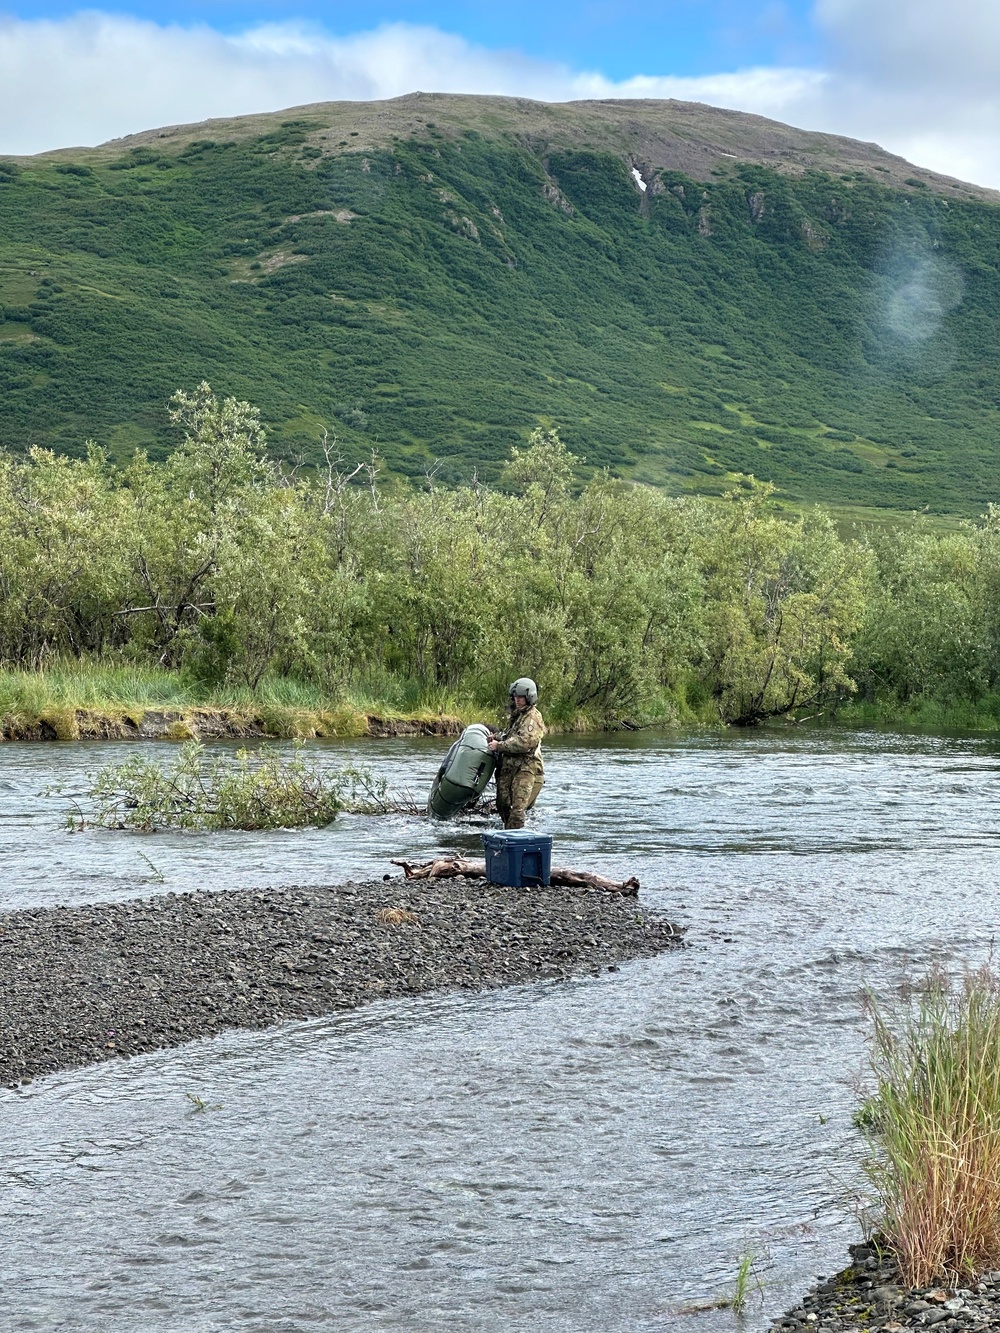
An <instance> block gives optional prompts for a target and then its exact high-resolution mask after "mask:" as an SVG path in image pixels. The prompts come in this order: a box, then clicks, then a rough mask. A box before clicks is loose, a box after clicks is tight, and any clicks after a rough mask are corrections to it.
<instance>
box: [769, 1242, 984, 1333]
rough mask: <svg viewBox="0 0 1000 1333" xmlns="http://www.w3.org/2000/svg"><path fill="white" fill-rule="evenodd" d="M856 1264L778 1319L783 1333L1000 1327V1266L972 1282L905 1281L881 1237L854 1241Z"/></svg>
mask: <svg viewBox="0 0 1000 1333" xmlns="http://www.w3.org/2000/svg"><path fill="white" fill-rule="evenodd" d="M848 1248H849V1250H850V1253H851V1264H850V1266H849V1267H848V1268H845V1269H844V1270H843V1271H842V1272H840V1273H838V1274H837V1275H836V1276H835V1277H832V1278H829V1279H828V1280H827V1281H825V1282H823V1281H821V1282H820V1283H819V1285H818V1286H816V1287H814V1288H813V1289H812V1291H810V1292H809V1294H808V1295H807V1296H805V1297H804V1298H803V1300H802V1302H801V1304H799V1305H797V1306H796V1307H795V1309H793V1310H789V1311H788V1313H787V1314H785V1315H782V1316H781V1317H780V1318H778V1319H775V1320H773V1321H772V1325H771V1327H772V1329H780V1330H782V1333H805V1330H807V1329H809V1330H816V1333H904V1330H908V1329H919V1328H934V1329H936V1330H937V1333H956V1330H959V1329H982V1330H985V1329H1000V1271H998V1272H990V1273H984V1274H983V1275H982V1276H981V1277H980V1278H979V1279H978V1280H977V1281H975V1282H970V1283H969V1285H968V1286H966V1287H951V1286H945V1285H943V1284H941V1283H935V1284H934V1285H933V1286H931V1287H920V1288H917V1287H905V1286H902V1285H901V1284H900V1281H899V1273H898V1271H897V1269H896V1265H895V1263H894V1261H893V1259H892V1258H891V1256H890V1255H888V1254H884V1253H883V1252H882V1251H881V1249H880V1247H879V1245H878V1243H877V1242H872V1243H863V1244H860V1245H851V1246H849V1247H848Z"/></svg>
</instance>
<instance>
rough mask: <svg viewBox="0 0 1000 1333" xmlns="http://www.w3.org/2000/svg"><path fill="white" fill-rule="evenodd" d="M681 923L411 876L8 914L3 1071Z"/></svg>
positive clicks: (82, 1057) (482, 981)
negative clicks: (420, 881)
mask: <svg viewBox="0 0 1000 1333" xmlns="http://www.w3.org/2000/svg"><path fill="white" fill-rule="evenodd" d="M681 934H682V932H681V931H680V930H679V929H678V928H677V927H676V926H672V925H671V924H670V923H669V922H667V921H665V920H662V919H660V918H657V917H655V916H651V915H649V914H648V913H647V912H645V911H644V910H643V909H642V908H641V907H639V906H638V905H637V903H636V900H635V898H623V897H621V896H619V895H616V894H611V893H607V892H603V891H601V890H595V889H542V888H530V889H509V888H500V887H498V886H497V885H493V884H487V882H486V881H485V880H466V881H463V882H458V883H456V882H453V881H449V882H441V881H437V882H431V883H415V882H413V881H404V880H400V879H393V880H389V881H388V882H385V881H377V882H375V883H369V884H352V883H348V884H340V885H336V886H332V887H329V888H327V887H323V888H315V887H310V888H280V889H268V890H263V891H262V890H253V891H250V890H241V891H238V892H232V891H227V892H212V891H202V892H196V893H180V894H175V893H165V894H161V895H159V896H157V897H154V898H145V899H138V900H136V899H132V900H129V901H126V902H119V903H102V904H99V905H95V906H88V907H55V908H44V909H42V908H39V909H26V910H22V911H18V912H10V913H6V914H3V915H0V1084H2V1085H5V1086H8V1087H10V1086H13V1085H15V1084H18V1083H22V1082H24V1081H26V1080H29V1079H31V1078H34V1077H37V1076H38V1075H41V1074H49V1073H52V1072H54V1071H55V1070H59V1069H70V1068H73V1067H75V1066H78V1065H85V1064H92V1063H94V1062H95V1061H99V1060H108V1059H113V1058H115V1057H117V1056H130V1055H138V1054H139V1053H140V1052H142V1051H152V1050H156V1049H158V1048H161V1047H167V1046H177V1045H180V1044H181V1043H182V1042H185V1041H190V1040H192V1039H193V1038H195V1037H206V1036H211V1035H212V1034H214V1033H217V1032H221V1031H223V1030H225V1029H227V1028H263V1027H267V1026H268V1025H269V1024H272V1023H278V1022H281V1021H283V1020H286V1019H302V1018H313V1017H316V1016H318V1015H320V1014H328V1013H332V1012H335V1011H337V1010H341V1009H353V1008H356V1007H357V1006H358V1005H361V1004H365V1003H366V1002H367V1001H370V1000H374V999H382V998H387V997H391V996H399V995H415V994H419V993H420V992H423V991H436V990H437V991H439V990H451V989H457V988H461V989H466V990H485V989H491V988H493V987H497V986H504V985H514V984H518V983H522V982H530V981H538V980H541V979H543V978H559V977H567V976H569V975H571V974H573V973H581V972H590V973H597V972H600V971H601V970H602V969H606V968H609V967H610V968H614V967H616V966H617V965H618V963H620V962H622V961H624V960H625V959H629V958H643V957H650V956H652V955H654V954H657V953H659V952H660V951H662V950H664V949H667V948H670V947H672V946H675V945H677V944H679V943H680V942H681Z"/></svg>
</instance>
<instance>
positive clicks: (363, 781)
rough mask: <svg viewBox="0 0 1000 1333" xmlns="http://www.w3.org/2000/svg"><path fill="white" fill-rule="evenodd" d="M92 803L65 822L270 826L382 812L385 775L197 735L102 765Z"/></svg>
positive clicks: (147, 827) (142, 827)
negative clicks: (155, 756) (228, 749)
mask: <svg viewBox="0 0 1000 1333" xmlns="http://www.w3.org/2000/svg"><path fill="white" fill-rule="evenodd" d="M87 799H88V800H89V802H90V805H89V807H88V808H87V809H86V810H84V809H82V808H81V809H78V810H77V811H76V813H75V814H73V815H71V816H70V817H69V823H70V826H71V827H73V828H75V829H80V828H82V827H84V826H85V825H87V824H90V825H96V826H97V827H99V828H111V829H132V830H136V831H139V832H143V833H153V832H156V831H157V830H159V829H168V828H180V829H198V830H206V829H247V830H252V829H270V828H301V827H303V826H305V825H311V824H312V825H324V824H329V823H332V821H333V820H334V819H336V817H337V815H338V814H339V813H340V811H341V810H345V809H346V810H351V811H353V812H358V813H366V814H384V813H386V812H387V811H388V810H389V809H390V808H393V809H395V808H398V803H392V802H390V800H389V798H388V796H387V794H386V786H385V783H384V781H382V780H381V779H378V778H375V777H373V776H372V775H371V774H370V773H368V772H366V771H364V770H361V769H357V768H341V769H338V770H336V771H335V772H330V771H329V770H327V769H325V768H324V767H323V766H322V765H321V764H320V762H319V760H318V758H317V757H315V756H308V755H306V753H305V752H304V751H303V750H301V749H300V748H298V747H297V748H296V749H295V751H294V752H293V753H292V755H291V756H290V757H289V756H287V755H283V754H281V753H279V752H278V751H276V750H274V749H271V748H269V747H268V746H261V747H260V748H259V749H257V750H252V751H251V750H237V751H236V754H235V756H232V757H230V756H228V755H224V754H223V755H215V756H208V755H206V753H205V750H204V747H203V746H202V745H201V744H200V743H198V742H197V741H195V742H192V743H190V744H186V745H185V746H184V747H183V748H182V749H181V750H180V752H179V753H178V755H177V757H176V758H175V759H174V761H173V762H172V763H171V762H167V763H161V762H158V761H156V760H151V759H147V758H145V757H144V756H142V755H136V756H134V757H133V758H131V759H128V760H126V762H125V763H123V764H112V765H109V766H108V767H106V768H103V769H101V770H100V772H99V773H97V774H96V775H95V776H94V777H93V779H92V781H91V786H90V788H89V789H88V791H87Z"/></svg>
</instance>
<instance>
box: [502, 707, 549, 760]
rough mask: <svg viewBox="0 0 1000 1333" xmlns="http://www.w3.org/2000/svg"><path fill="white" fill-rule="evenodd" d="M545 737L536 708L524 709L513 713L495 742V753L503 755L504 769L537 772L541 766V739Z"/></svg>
mask: <svg viewBox="0 0 1000 1333" xmlns="http://www.w3.org/2000/svg"><path fill="white" fill-rule="evenodd" d="M544 735H545V723H544V722H543V721H542V715H541V713H540V712H539V711H538V709H537V708H535V707H531V708H526V709H525V710H524V712H523V713H514V714H513V715H512V716H511V718H510V719H509V721H508V723H507V728H506V730H505V731H502V732H501V733H500V736H499V738H498V741H497V753H498V754H501V755H503V763H504V767H505V768H529V767H530V768H533V769H537V770H538V771H539V772H541V771H542V770H543V767H544V765H543V764H542V737H543V736H544Z"/></svg>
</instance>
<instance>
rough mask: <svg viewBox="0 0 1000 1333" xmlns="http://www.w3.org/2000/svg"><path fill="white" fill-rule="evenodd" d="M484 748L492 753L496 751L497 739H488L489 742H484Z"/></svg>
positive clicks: (492, 737)
mask: <svg viewBox="0 0 1000 1333" xmlns="http://www.w3.org/2000/svg"><path fill="white" fill-rule="evenodd" d="M486 748H487V749H488V750H493V751H494V752H495V751H496V748H497V738H496V737H495V736H491V737H490V738H489V740H488V741H487V742H486Z"/></svg>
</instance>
